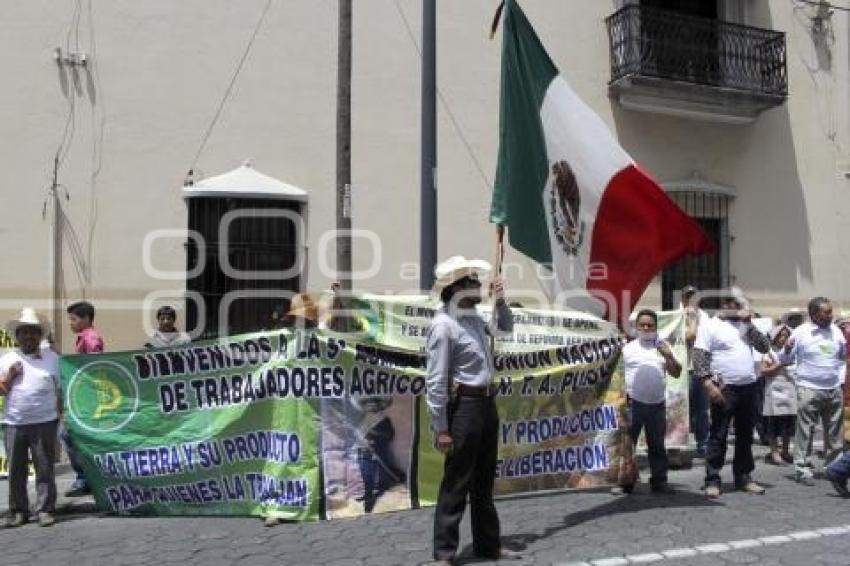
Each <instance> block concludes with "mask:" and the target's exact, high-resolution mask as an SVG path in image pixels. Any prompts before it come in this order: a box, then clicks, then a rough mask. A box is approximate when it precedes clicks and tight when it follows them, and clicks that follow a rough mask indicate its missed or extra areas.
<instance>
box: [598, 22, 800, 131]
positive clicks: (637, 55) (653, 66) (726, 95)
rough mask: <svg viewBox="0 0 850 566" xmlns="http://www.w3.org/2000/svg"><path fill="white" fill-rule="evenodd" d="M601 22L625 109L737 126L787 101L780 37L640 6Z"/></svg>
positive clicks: (614, 87)
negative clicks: (606, 34)
mask: <svg viewBox="0 0 850 566" xmlns="http://www.w3.org/2000/svg"><path fill="white" fill-rule="evenodd" d="M605 23H606V25H607V27H608V38H609V42H610V47H611V82H610V83H609V89H610V92H611V95H612V97H614V98H615V99H616V100H617V101H618V102H619V103H620V104H621V105H622V106H623V107H624V108H627V109H630V110H638V111H644V112H653V113H657V114H669V115H676V116H683V117H687V118H695V119H703V120H710V121H715V122H727V123H739V124H740V123H750V122H753V121H754V120H755V119H756V118H757V117H758V115H759V114H760V113H761V112H764V111H765V110H768V109H770V108H773V107H775V106H779V105H781V104H782V103H783V102H784V101H785V99H786V97H787V96H788V76H787V70H786V51H785V34H784V33H782V32H778V31H772V30H766V29H760V28H755V27H751V26H745V25H740V24H733V23H729V22H723V21H718V20H713V19H709V18H700V17H694V16H687V15H683V14H679V13H677V12H672V11H667V10H660V9H657V8H650V7H646V6H640V5H629V6H626V7H624V8H622V9H620V10H618V11H617V12H615V13H614V14H612V15H610V16H609V17H608V18H606V19H605Z"/></svg>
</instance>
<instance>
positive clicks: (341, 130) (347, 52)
mask: <svg viewBox="0 0 850 566" xmlns="http://www.w3.org/2000/svg"><path fill="white" fill-rule="evenodd" d="M336 229H337V234H336V270H337V278H338V280H339V282H340V285H341V287H342V289H341V290H342V295H343V298H344V299H347V297H345V295H346V294H347V293H348V292H350V291H351V0H339V38H338V48H337V85H336ZM342 307H343V308H347V300H346V301H344V303H343V305H342Z"/></svg>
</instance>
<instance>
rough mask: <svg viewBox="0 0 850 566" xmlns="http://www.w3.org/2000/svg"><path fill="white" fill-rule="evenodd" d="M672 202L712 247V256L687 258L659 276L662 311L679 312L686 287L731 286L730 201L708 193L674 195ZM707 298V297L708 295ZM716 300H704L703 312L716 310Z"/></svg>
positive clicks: (707, 289)
mask: <svg viewBox="0 0 850 566" xmlns="http://www.w3.org/2000/svg"><path fill="white" fill-rule="evenodd" d="M670 196H671V198H673V200H674V201H676V203H677V204H678V205H679V206H680V207H681V208H682V210H684V211H685V212H687V213H688V214H689V215H690V216H691V217H692V218H693V219H694V220H696V221H697V222H698V223H699V225H700V226H701V227H702V229H703V230H704V231H705V233H706V235H707V236H708V237H709V239H711V241H712V242H713V243H714V247H715V250H716V251H715V253H714V254H713V255H701V256H695V257H694V256H688V257H685V258H683V259H681V260H679V261H678V262H676V263H675V264H673V265H671V266H669V267H668V268H667V269H665V270H664V271H663V272H662V275H661V305H662V308H663V309H664V310H672V309H677V308H679V303H678V300H679V299H680V292H681V290H682V288H683V287H684V286H685V285H693V286H694V287H696V288H697V289H699V290H700V291H711V290H717V289H725V288H727V287H729V285H730V284H731V283H732V276H731V274H730V270H729V246H730V244H731V241H732V238H731V235H730V232H729V206H730V204H731V202H732V197H731V196H729V195H725V194H717V193H710V192H707V191H676V192H671V193H670ZM709 294H710V293H709ZM716 302H717V300H716V299H714V298H711V297H707V298H706V299H704V300H703V303H702V305H701V306H702V307H703V308H709V309H710V308H716V307H717V306H718V305H717V304H716Z"/></svg>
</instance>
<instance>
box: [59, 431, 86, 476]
mask: <svg viewBox="0 0 850 566" xmlns="http://www.w3.org/2000/svg"><path fill="white" fill-rule="evenodd" d="M59 439H60V440H61V441H62V444H64V445H65V451H66V452H67V453H68V461H69V462H70V463H71V469H72V470H74V475H75V476H76V481H75V482H74V485H75V487H79V486H86V485H87V482H86V476H85V475H84V474H83V466H82V465H81V464H80V458H79V456H77V449H76V447H75V446H74V441H73V440H72V439H71V435H70V434H68V427H66V426H65V423H62V424H60V425H59Z"/></svg>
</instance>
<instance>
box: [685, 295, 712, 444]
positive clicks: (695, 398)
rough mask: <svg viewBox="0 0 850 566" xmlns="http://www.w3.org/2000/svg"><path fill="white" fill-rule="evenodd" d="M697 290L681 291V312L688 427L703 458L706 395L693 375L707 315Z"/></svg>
mask: <svg viewBox="0 0 850 566" xmlns="http://www.w3.org/2000/svg"><path fill="white" fill-rule="evenodd" d="M697 292H698V291H697V288H696V287H694V286H693V285H686V286H685V287H684V288H683V289H682V311H683V314H684V316H685V344H686V345H687V348H688V410H689V413H690V419H689V421H690V425H691V430H692V431H693V434H694V441H695V442H696V445H697V450H696V456H697V458H705V454H706V447H707V446H708V394H707V393H706V391H705V388H704V387H703V386H702V382H701V381H700V380H699V379H697V376H696V374H695V373H694V356H693V350H694V342H695V341H696V339H697V330H698V329H699V325H700V324H701V323H704V322H705V321H706V320H708V318H709V317H708V313H706V312H705V311H704V310H702V309H701V308H699V298H698V296H697Z"/></svg>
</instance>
